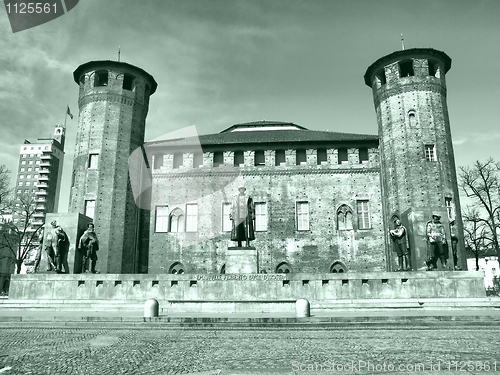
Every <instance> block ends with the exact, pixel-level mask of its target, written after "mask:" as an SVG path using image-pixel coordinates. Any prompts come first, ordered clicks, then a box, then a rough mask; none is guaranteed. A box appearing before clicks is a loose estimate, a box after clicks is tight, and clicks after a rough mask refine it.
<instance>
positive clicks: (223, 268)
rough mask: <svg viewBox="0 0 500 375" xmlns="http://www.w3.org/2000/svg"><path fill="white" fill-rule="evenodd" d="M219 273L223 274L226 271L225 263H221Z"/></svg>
mask: <svg viewBox="0 0 500 375" xmlns="http://www.w3.org/2000/svg"><path fill="white" fill-rule="evenodd" d="M220 273H221V274H222V275H224V274H225V273H226V265H225V264H223V265H222V267H221V268H220Z"/></svg>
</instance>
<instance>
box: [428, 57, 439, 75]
mask: <svg viewBox="0 0 500 375" xmlns="http://www.w3.org/2000/svg"><path fill="white" fill-rule="evenodd" d="M427 63H428V64H429V75H430V76H431V77H435V76H436V74H437V71H438V64H437V63H436V62H435V61H432V60H427Z"/></svg>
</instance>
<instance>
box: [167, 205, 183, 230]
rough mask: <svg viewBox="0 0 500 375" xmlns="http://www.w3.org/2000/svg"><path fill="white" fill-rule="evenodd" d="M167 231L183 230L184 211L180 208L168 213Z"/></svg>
mask: <svg viewBox="0 0 500 375" xmlns="http://www.w3.org/2000/svg"><path fill="white" fill-rule="evenodd" d="M168 224H169V225H168V226H169V228H170V230H169V232H173V233H178V232H184V212H183V211H182V210H181V209H180V208H175V209H174V210H172V212H171V213H170V217H169V219H168Z"/></svg>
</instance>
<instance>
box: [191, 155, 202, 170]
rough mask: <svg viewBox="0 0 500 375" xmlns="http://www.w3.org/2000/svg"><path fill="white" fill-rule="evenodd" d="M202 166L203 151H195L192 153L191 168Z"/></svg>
mask: <svg viewBox="0 0 500 375" xmlns="http://www.w3.org/2000/svg"><path fill="white" fill-rule="evenodd" d="M202 166H203V153H202V152H195V153H194V155H193V168H199V167H202Z"/></svg>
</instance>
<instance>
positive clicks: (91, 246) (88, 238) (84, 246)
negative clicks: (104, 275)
mask: <svg viewBox="0 0 500 375" xmlns="http://www.w3.org/2000/svg"><path fill="white" fill-rule="evenodd" d="M78 248H79V249H80V250H81V251H82V252H83V260H82V263H83V272H84V273H85V272H89V271H90V272H92V273H99V272H98V271H96V269H95V266H96V263H97V259H98V258H97V251H98V250H99V241H98V239H97V234H96V233H95V230H94V224H92V223H90V224H89V225H88V228H87V230H86V231H85V232H84V233H83V235H82V237H80V242H79V244H78ZM89 261H91V268H90V270H89Z"/></svg>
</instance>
